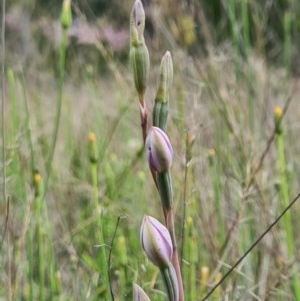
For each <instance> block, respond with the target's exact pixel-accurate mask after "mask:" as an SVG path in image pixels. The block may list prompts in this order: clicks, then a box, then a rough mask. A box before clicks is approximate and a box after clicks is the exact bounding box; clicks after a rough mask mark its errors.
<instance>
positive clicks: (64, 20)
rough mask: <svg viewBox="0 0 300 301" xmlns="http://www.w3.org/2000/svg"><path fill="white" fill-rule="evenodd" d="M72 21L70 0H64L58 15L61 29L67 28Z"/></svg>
mask: <svg viewBox="0 0 300 301" xmlns="http://www.w3.org/2000/svg"><path fill="white" fill-rule="evenodd" d="M71 23H72V13H71V0H64V1H63V5H62V11H61V15H60V24H61V27H62V28H63V29H68V28H69V27H70V26H71Z"/></svg>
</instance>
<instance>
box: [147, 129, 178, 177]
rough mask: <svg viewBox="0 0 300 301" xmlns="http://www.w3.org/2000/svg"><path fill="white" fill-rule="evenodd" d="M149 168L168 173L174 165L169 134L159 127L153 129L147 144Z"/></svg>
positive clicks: (150, 131)
mask: <svg viewBox="0 0 300 301" xmlns="http://www.w3.org/2000/svg"><path fill="white" fill-rule="evenodd" d="M145 149H146V157H147V160H148V163H149V166H150V167H151V168H152V169H153V170H155V171H156V172H160V173H162V172H167V171H169V169H170V167H171V165H172V159H173V148H172V145H171V142H170V140H169V137H168V136H167V134H166V133H165V132H164V131H163V130H161V129H160V128H158V127H155V126H153V127H151V128H150V130H149V132H148V135H147V138H146V142H145Z"/></svg>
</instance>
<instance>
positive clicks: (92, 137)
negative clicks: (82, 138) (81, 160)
mask: <svg viewBox="0 0 300 301" xmlns="http://www.w3.org/2000/svg"><path fill="white" fill-rule="evenodd" d="M88 152H89V159H90V162H91V163H93V164H95V163H97V161H98V151H97V143H96V134H95V133H94V132H90V133H89V136H88Z"/></svg>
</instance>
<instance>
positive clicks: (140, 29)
mask: <svg viewBox="0 0 300 301" xmlns="http://www.w3.org/2000/svg"><path fill="white" fill-rule="evenodd" d="M144 30H145V11H144V7H143V4H142V1H140V0H136V1H135V2H134V5H133V8H132V11H131V15H130V38H131V43H136V42H139V41H140V42H143V40H144V36H143V35H144Z"/></svg>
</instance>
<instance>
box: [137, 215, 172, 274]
mask: <svg viewBox="0 0 300 301" xmlns="http://www.w3.org/2000/svg"><path fill="white" fill-rule="evenodd" d="M140 240H141V245H142V247H143V249H144V251H145V253H146V255H147V257H148V258H149V260H150V261H151V262H152V263H153V264H154V265H156V266H157V267H159V268H160V269H165V268H167V267H168V266H169V265H170V264H171V259H172V254H173V245H172V241H171V236H170V233H169V231H168V229H167V228H166V227H165V226H164V225H162V224H161V223H160V222H159V221H158V220H156V219H155V218H153V217H151V216H147V215H145V216H144V219H143V222H142V226H141V233H140Z"/></svg>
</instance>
